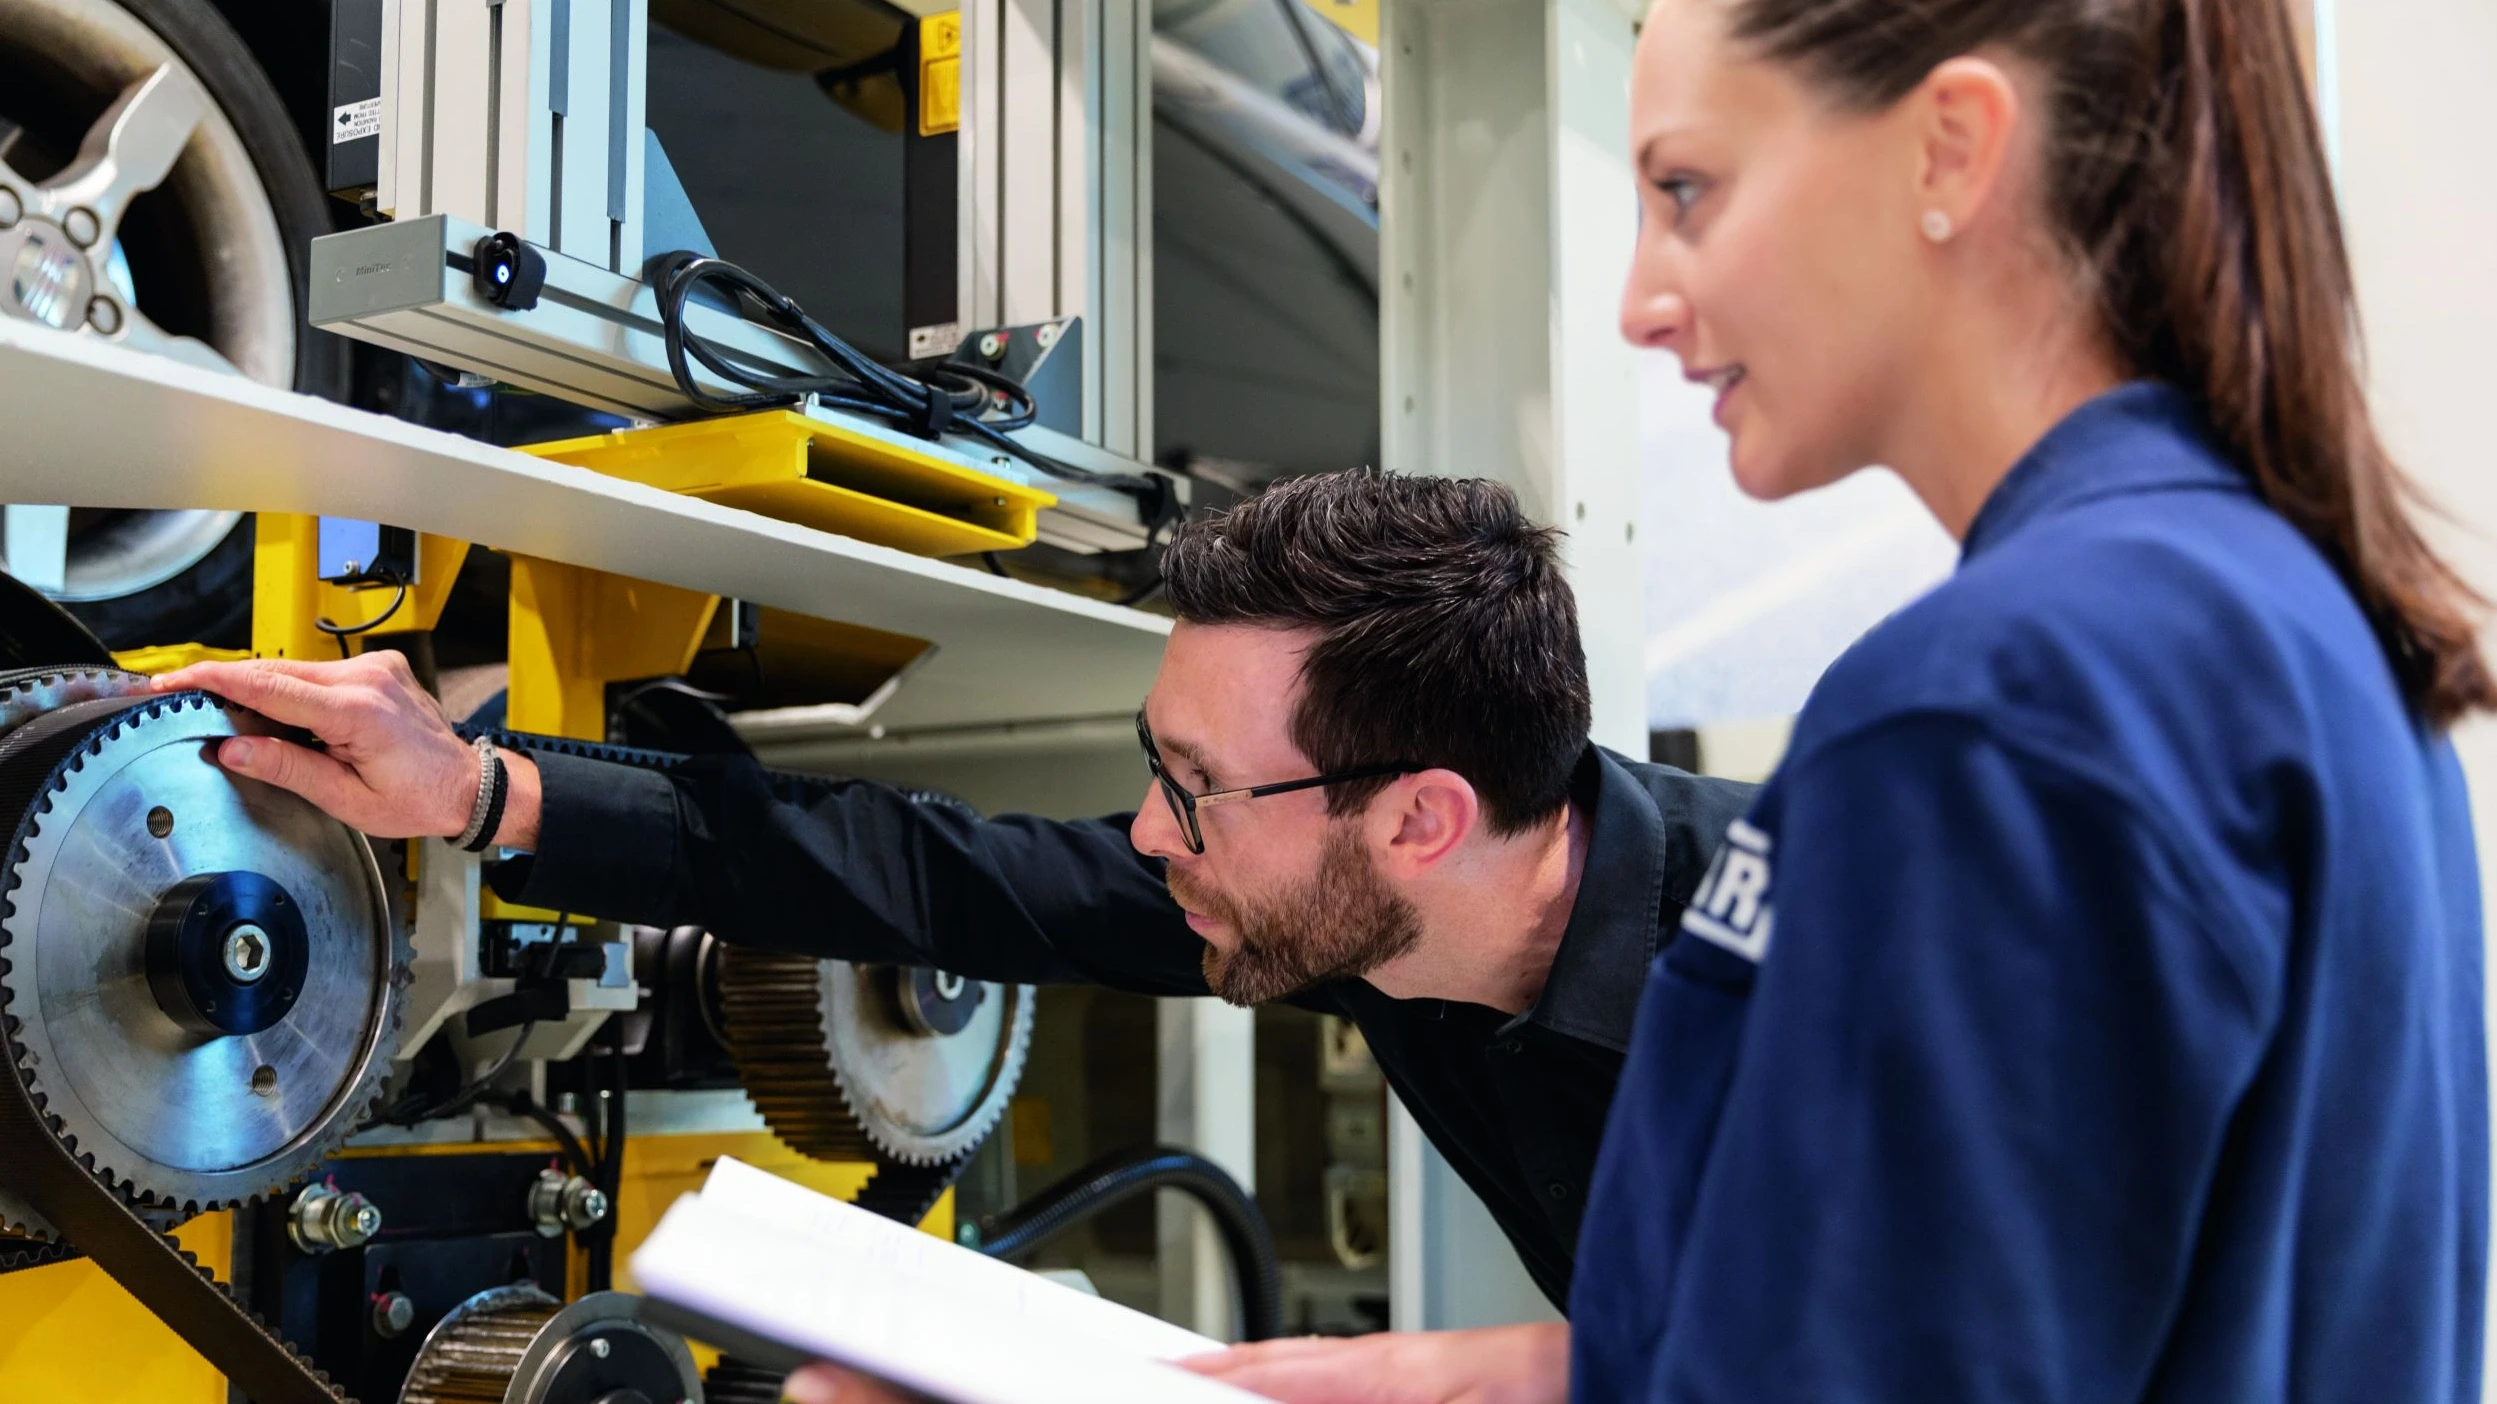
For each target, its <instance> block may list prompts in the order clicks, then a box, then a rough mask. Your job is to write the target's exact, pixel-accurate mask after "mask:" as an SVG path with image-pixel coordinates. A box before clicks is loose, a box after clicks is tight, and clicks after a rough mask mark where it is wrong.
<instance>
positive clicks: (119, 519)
mask: <svg viewBox="0 0 2497 1404" xmlns="http://www.w3.org/2000/svg"><path fill="white" fill-rule="evenodd" d="M328 229H329V211H328V209H327V207H326V196H324V195H323V194H322V192H321V190H320V187H319V182H318V180H317V179H316V178H315V176H314V175H313V172H312V167H311V164H310V160H309V157H308V155H307V154H306V150H305V146H304V141H303V138H301V137H300V136H299V135H298V134H297V132H296V130H295V127H294V125H293V124H292V122H291V121H290V120H289V118H288V116H287V114H286V109H285V107H284V105H283V104H282V103H281V102H280V100H279V98H278V95H277V93H276V91H275V90H274V89H273V88H272V86H271V84H270V81H269V78H268V76H267V74H266V73H264V72H263V71H262V70H261V68H260V66H259V64H258V62H257V61H255V60H254V59H253V57H252V55H251V53H250V51H249V50H248V49H247V48H246V47H245V46H244V44H243V42H242V40H240V39H239V38H237V37H236V36H235V33H234V31H233V30H232V28H231V27H229V26H228V25H227V24H226V22H225V20H224V19H223V18H222V17H221V16H220V15H219V14H218V12H217V11H216V9H215V8H214V7H213V6H212V5H210V4H209V3H207V0H0V317H13V318H17V319H20V320H25V321H31V322H35V323H38V324H40V325H44V326H48V327H52V328H55V329H58V330H61V331H64V332H70V333H74V334H77V335H82V336H89V337H97V338H101V339H104V340H107V341H111V342H114V343H116V344H119V345H122V346H127V347H131V348H133V349H137V350H143V351H147V352H151V353H154V354H158V355H163V356H167V357H169V358H172V359H175V360H178V361H182V362H185V363H187V364H190V365H194V366H199V367H203V368H207V369H210V370H214V371H218V372H222V373H227V374H236V375H243V376H247V377H249V378H251V379H253V380H258V381H261V382H263V383H265V384H270V385H279V386H288V387H291V388H295V389H300V390H305V391H309V392H312V393H315V394H325V395H330V396H333V397H335V396H339V395H342V394H343V393H344V390H345V387H346V383H347V374H346V360H345V354H344V350H343V348H342V347H340V346H339V345H338V344H337V343H336V342H335V341H334V340H332V339H331V338H328V337H323V336H318V335H316V334H314V333H311V332H309V331H308V330H306V329H305V328H304V324H303V317H302V313H301V308H302V305H303V269H304V263H305V250H306V248H307V246H308V245H309V244H310V242H311V240H312V238H313V237H314V236H316V235H319V234H322V233H326V232H328ZM6 527H7V530H6V536H5V548H4V549H5V554H6V556H7V560H8V564H9V568H10V570H11V571H12V573H14V574H17V575H19V576H20V577H21V578H23V579H26V580H27V581H29V583H32V584H34V585H36V586H37V587H38V588H41V589H42V590H43V591H44V592H45V593H46V594H49V595H51V596H52V597H54V598H55V599H58V600H61V601H62V602H64V603H65V604H68V605H69V606H70V608H71V609H72V611H73V612H75V613H77V614H78V615H79V616H80V617H81V618H83V619H84V620H85V621H86V622H87V623H88V625H89V626H90V627H91V628H93V629H95V630H96V632H97V633H98V634H100V635H102V636H103V637H104V639H105V641H106V642H107V643H110V644H112V645H113V646H115V647H130V646H135V645H138V644H143V643H171V642H184V641H210V642H230V641H234V640H233V636H234V635H236V634H237V633H238V632H239V631H240V630H241V629H242V628H243V627H244V626H245V624H246V623H247V621H248V617H249V600H250V593H251V592H250V589H249V582H250V557H251V552H250V529H249V524H248V523H247V522H245V521H244V520H243V514H241V513H235V512H197V511H181V512H140V511H103V510H79V511H75V512H73V511H71V510H69V509H68V508H65V507H59V506H48V507H47V506H40V505H29V506H14V505H13V506H12V507H11V508H10V509H9V520H8V521H7V523H6Z"/></svg>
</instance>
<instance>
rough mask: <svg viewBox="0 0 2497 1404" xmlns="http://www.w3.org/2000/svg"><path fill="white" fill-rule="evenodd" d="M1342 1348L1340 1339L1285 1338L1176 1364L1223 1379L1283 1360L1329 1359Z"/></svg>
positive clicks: (1187, 1358) (1188, 1358)
mask: <svg viewBox="0 0 2497 1404" xmlns="http://www.w3.org/2000/svg"><path fill="white" fill-rule="evenodd" d="M1343 1348H1344V1341H1343V1339H1342V1338H1340V1337H1328V1336H1285V1337H1281V1338H1279V1339H1276V1340H1271V1341H1258V1342H1256V1343H1254V1344H1252V1345H1236V1346H1232V1347H1231V1348H1229V1349H1227V1350H1215V1351H1208V1352H1206V1353H1205V1354H1203V1355H1191V1356H1187V1357H1185V1358H1183V1359H1181V1360H1179V1361H1178V1362H1176V1363H1177V1364H1179V1365H1180V1366H1181V1367H1182V1368H1184V1369H1189V1370H1194V1371H1196V1372H1197V1373H1198V1374H1200V1375H1213V1376H1217V1377H1220V1376H1223V1375H1231V1374H1237V1373H1238V1372H1240V1371H1242V1370H1253V1369H1256V1368H1258V1367H1260V1366H1265V1365H1273V1364H1277V1363H1280V1362H1282V1361H1286V1360H1300V1359H1306V1358H1308V1357H1310V1356H1313V1355H1332V1354H1334V1353H1336V1352H1338V1351H1340V1350H1342V1349H1343Z"/></svg>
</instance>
